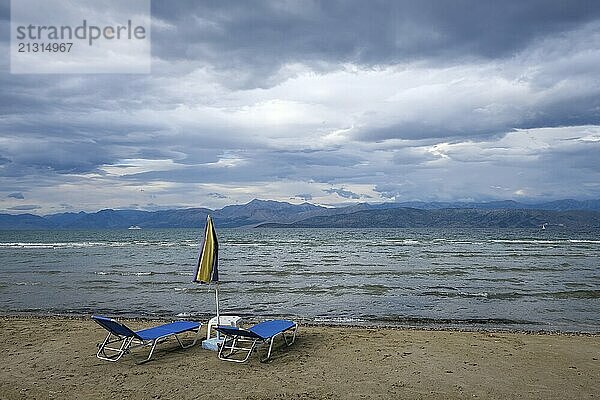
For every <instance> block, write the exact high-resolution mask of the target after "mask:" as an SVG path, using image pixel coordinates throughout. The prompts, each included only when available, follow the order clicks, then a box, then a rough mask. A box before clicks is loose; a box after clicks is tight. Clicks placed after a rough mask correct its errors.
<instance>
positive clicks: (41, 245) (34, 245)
mask: <svg viewBox="0 0 600 400" xmlns="http://www.w3.org/2000/svg"><path fill="white" fill-rule="evenodd" d="M180 245H184V246H194V247H198V246H199V244H189V243H186V242H173V241H139V240H135V241H123V242H117V241H106V242H90V241H85V242H7V243H0V248H7V249H73V248H90V247H125V246H159V247H172V246H180Z"/></svg>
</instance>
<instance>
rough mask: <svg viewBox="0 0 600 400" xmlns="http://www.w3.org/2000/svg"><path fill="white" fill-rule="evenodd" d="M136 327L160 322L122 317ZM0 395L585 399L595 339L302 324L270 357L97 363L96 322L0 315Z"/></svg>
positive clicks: (595, 390)
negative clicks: (243, 360)
mask: <svg viewBox="0 0 600 400" xmlns="http://www.w3.org/2000/svg"><path fill="white" fill-rule="evenodd" d="M127 324H128V325H130V326H131V327H132V328H134V329H138V328H142V327H147V326H151V325H155V324H156V322H148V321H146V322H144V321H127ZM0 328H1V329H0V332H1V335H2V338H1V340H0V351H1V354H2V361H1V365H0V398H1V399H21V398H35V399H38V398H39V399H47V398H62V399H74V398H82V399H102V398H106V399H109V398H110V399H158V398H161V399H188V398H190V399H191V398H206V399H218V398H223V399H373V398H375V399H377V398H379V399H398V398H400V399H401V398H406V399H421V398H423V399H424V398H427V399H589V398H597V397H599V396H600V336H598V335H595V336H593V335H556V334H541V335H540V334H524V333H489V332H488V333H485V332H457V331H427V330H402V329H369V328H340V327H325V326H323V327H319V326H311V327H303V326H301V327H300V328H299V331H298V337H297V340H296V343H294V345H292V346H291V347H289V348H278V349H277V350H276V351H275V353H274V357H273V359H272V361H270V362H269V363H260V362H259V360H258V357H257V356H256V355H253V356H252V357H251V359H250V361H249V362H247V363H246V364H234V363H227V362H224V361H219V360H218V359H217V356H216V353H213V352H210V351H207V350H203V349H202V348H201V346H200V345H197V346H195V347H193V348H190V349H187V350H182V349H180V348H178V347H177V343H176V341H175V340H170V341H168V342H166V343H163V344H162V345H159V347H158V348H157V351H156V352H155V355H154V358H153V360H152V361H150V362H149V363H146V364H136V362H139V361H140V360H142V359H143V357H144V356H143V353H145V350H135V351H133V352H132V353H131V354H128V355H126V356H125V357H123V358H122V359H121V360H120V361H118V362H116V363H110V362H106V361H101V360H98V359H97V358H96V357H95V352H96V347H95V345H96V343H98V342H100V341H102V339H103V338H104V331H103V330H102V328H101V327H99V326H98V325H96V324H95V323H93V322H92V321H91V320H82V319H66V318H28V317H27V318H26V317H2V318H0Z"/></svg>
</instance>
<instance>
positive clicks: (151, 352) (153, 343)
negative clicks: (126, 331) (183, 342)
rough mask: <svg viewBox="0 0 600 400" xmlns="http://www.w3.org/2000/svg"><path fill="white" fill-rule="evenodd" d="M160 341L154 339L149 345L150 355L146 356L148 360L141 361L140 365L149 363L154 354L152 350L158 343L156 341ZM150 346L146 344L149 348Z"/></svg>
mask: <svg viewBox="0 0 600 400" xmlns="http://www.w3.org/2000/svg"><path fill="white" fill-rule="evenodd" d="M159 339H162V338H158V339H154V340H153V341H152V342H151V343H152V348H151V349H150V354H148V358H146V359H145V360H144V361H142V362H141V363H140V364H143V363H145V362H148V361H150V359H151V358H152V354H153V353H154V349H155V348H156V344H157V343H158V340H159ZM149 345H150V344H148V346H149Z"/></svg>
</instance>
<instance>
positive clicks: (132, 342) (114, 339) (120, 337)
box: [92, 317, 202, 364]
mask: <svg viewBox="0 0 600 400" xmlns="http://www.w3.org/2000/svg"><path fill="white" fill-rule="evenodd" d="M92 318H93V319H94V321H96V322H97V323H98V324H99V325H100V326H102V327H103V328H104V329H106V330H108V335H106V338H105V339H104V341H103V342H102V343H98V344H97V347H98V353H96V357H98V358H99V359H101V360H106V361H118V360H119V359H120V358H121V357H123V356H124V355H125V354H127V353H129V352H130V351H131V350H133V349H136V348H139V347H147V346H151V348H150V353H149V354H148V357H147V358H146V359H145V360H143V361H141V362H140V364H142V363H145V362H148V361H150V359H151V358H152V354H153V353H154V349H155V348H156V345H157V344H158V343H162V342H164V341H166V340H167V338H168V337H169V336H175V339H177V343H179V345H180V346H181V348H183V349H187V348H190V347H192V346H194V345H195V344H196V342H197V341H198V337H199V336H200V327H201V326H202V324H198V328H197V329H189V330H186V331H184V332H190V331H191V332H193V331H196V334H195V335H194V341H193V342H192V343H190V344H188V345H184V344H183V342H182V341H181V339H179V337H178V336H177V335H179V334H181V333H184V332H178V333H168V334H165V335H162V336H159V337H156V338H154V339H148V340H145V339H143V338H141V337H140V336H139V335H138V334H137V333H136V332H134V331H132V330H131V329H129V328H128V327H127V326H125V325H123V324H122V323H120V322H118V321H116V320H114V319H111V318H107V319H108V320H110V321H111V322H112V323H115V324H117V325H119V327H120V328H122V332H123V333H125V334H123V333H117V332H114V331H113V330H112V329H111V328H110V327H109V326H107V325H104V324H102V323H101V320H98V319H97V318H95V317H92ZM114 343H121V345H120V346H119V347H118V348H117V347H110V345H112V344H114ZM107 350H108V353H107Z"/></svg>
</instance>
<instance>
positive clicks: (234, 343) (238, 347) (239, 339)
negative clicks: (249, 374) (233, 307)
mask: <svg viewBox="0 0 600 400" xmlns="http://www.w3.org/2000/svg"><path fill="white" fill-rule="evenodd" d="M220 328H221V327H217V328H215V329H217V330H220ZM223 328H226V329H227V330H220V332H221V333H222V334H223V335H224V337H223V343H222V344H221V345H220V348H219V354H218V356H219V359H220V360H223V361H231V362H237V363H243V362H246V361H247V360H248V358H250V355H251V354H252V352H253V351H255V350H256V351H257V352H258V346H259V345H262V344H266V343H269V350H268V351H267V356H266V357H265V358H260V362H267V361H268V360H269V358H271V352H272V350H273V341H274V340H275V338H276V337H277V336H280V335H281V336H282V337H283V340H284V341H285V344H286V347H289V346H291V345H292V344H293V343H294V342H295V341H296V332H297V330H298V324H297V323H294V325H292V326H291V327H289V328H287V329H285V330H283V331H281V332H278V333H276V334H275V335H273V336H271V337H268V338H265V337H262V336H259V335H257V334H256V333H254V332H252V331H249V330H246V329H242V328H233V329H232V328H231V327H223ZM291 329H293V332H292V334H291V336H292V339H291V341H289V339H288V337H287V336H286V335H285V333H286V332H288V331H290V330H291ZM234 330H235V332H236V333H235V334H232V333H231V332H232V331H234ZM228 332H230V333H228ZM249 343H251V344H250V345H249V347H248V345H247V344H249ZM238 352H242V355H243V354H244V353H243V352H246V355H245V357H244V358H243V359H237V358H233V356H234V355H235V354H236V353H238Z"/></svg>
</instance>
